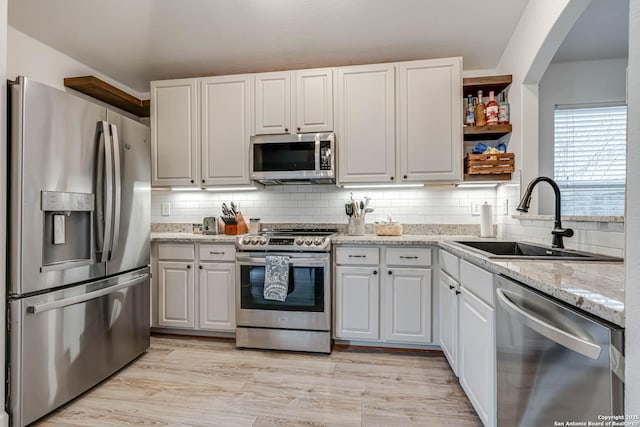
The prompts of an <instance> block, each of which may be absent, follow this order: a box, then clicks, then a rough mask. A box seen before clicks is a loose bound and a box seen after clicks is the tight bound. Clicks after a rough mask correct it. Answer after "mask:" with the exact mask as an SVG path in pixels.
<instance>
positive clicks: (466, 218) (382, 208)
mask: <svg viewBox="0 0 640 427" xmlns="http://www.w3.org/2000/svg"><path fill="white" fill-rule="evenodd" d="M351 192H353V195H354V198H355V199H356V200H361V199H362V198H363V197H364V196H369V197H371V199H372V200H371V203H370V206H371V207H374V208H375V212H374V213H373V214H369V215H367V217H366V221H367V222H368V223H371V222H373V221H375V220H377V219H378V218H379V217H381V216H383V217H386V216H387V214H391V215H392V216H393V217H394V218H397V219H398V220H399V221H401V222H402V223H404V224H478V223H479V222H480V219H479V218H480V217H478V216H471V203H472V202H474V201H475V202H480V203H484V202H485V201H487V202H489V203H491V204H495V195H496V191H495V188H484V189H456V188H454V187H450V186H435V187H425V188H407V189H397V190H387V189H385V190H364V189H363V190H345V189H341V188H338V187H336V186H335V185H278V186H269V187H265V189H264V190H260V191H246V192H220V193H215V192H207V191H196V192H170V191H153V193H152V196H151V222H186V223H201V222H202V218H204V217H205V216H213V215H220V206H221V204H222V202H227V204H229V202H230V201H231V200H234V201H235V202H236V203H238V205H239V206H240V209H241V210H242V213H243V215H244V216H245V218H249V217H252V218H253V217H258V218H260V219H261V221H262V222H276V223H282V222H285V223H292V222H306V223H309V222H317V223H346V222H347V216H346V214H345V209H344V204H345V203H347V202H348V201H349V197H350V193H351ZM165 202H166V203H170V204H171V215H170V216H162V215H161V203H165Z"/></svg>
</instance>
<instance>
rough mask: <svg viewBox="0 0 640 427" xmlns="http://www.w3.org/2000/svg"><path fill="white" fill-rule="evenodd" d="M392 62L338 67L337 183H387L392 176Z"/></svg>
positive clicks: (393, 170)
mask: <svg viewBox="0 0 640 427" xmlns="http://www.w3.org/2000/svg"><path fill="white" fill-rule="evenodd" d="M394 71H395V70H394V65H393V64H376V65H363V66H355V67H341V68H338V82H337V85H338V104H337V108H336V110H337V114H338V132H337V141H338V142H337V147H338V161H339V167H338V176H339V181H340V182H343V183H345V182H386V183H393V182H395V180H396V177H395V100H394V97H395V87H394V84H395V78H394Z"/></svg>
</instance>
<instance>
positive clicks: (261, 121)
mask: <svg viewBox="0 0 640 427" xmlns="http://www.w3.org/2000/svg"><path fill="white" fill-rule="evenodd" d="M255 81H256V135H268V134H277V133H289V130H290V126H289V125H290V119H291V72H289V71H284V72H278V73H260V74H256V75H255Z"/></svg>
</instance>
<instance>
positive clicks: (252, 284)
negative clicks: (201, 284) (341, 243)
mask: <svg viewBox="0 0 640 427" xmlns="http://www.w3.org/2000/svg"><path fill="white" fill-rule="evenodd" d="M336 232H337V230H336V229H297V230H265V231H263V232H262V233H260V234H255V235H245V236H240V237H238V239H237V240H236V247H237V249H238V251H237V253H236V283H237V286H236V296H237V299H236V301H237V307H236V320H237V329H236V346H237V347H247V348H265V349H276V350H294V351H311V352H318V353H330V352H331V254H330V252H331V236H332V235H333V234H335V233H336ZM268 256H284V257H286V258H285V259H286V261H287V262H288V271H289V277H288V286H287V290H286V299H285V300H284V301H278V300H273V299H267V298H265V295H264V289H265V270H266V265H267V261H268V260H267V257H268Z"/></svg>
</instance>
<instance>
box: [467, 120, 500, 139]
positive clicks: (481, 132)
mask: <svg viewBox="0 0 640 427" xmlns="http://www.w3.org/2000/svg"><path fill="white" fill-rule="evenodd" d="M462 132H463V134H464V140H465V141H484V140H492V139H498V138H500V137H503V136H505V135H507V134H509V133H511V124H510V123H508V124H503V125H491V126H465V127H464V128H462Z"/></svg>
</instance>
